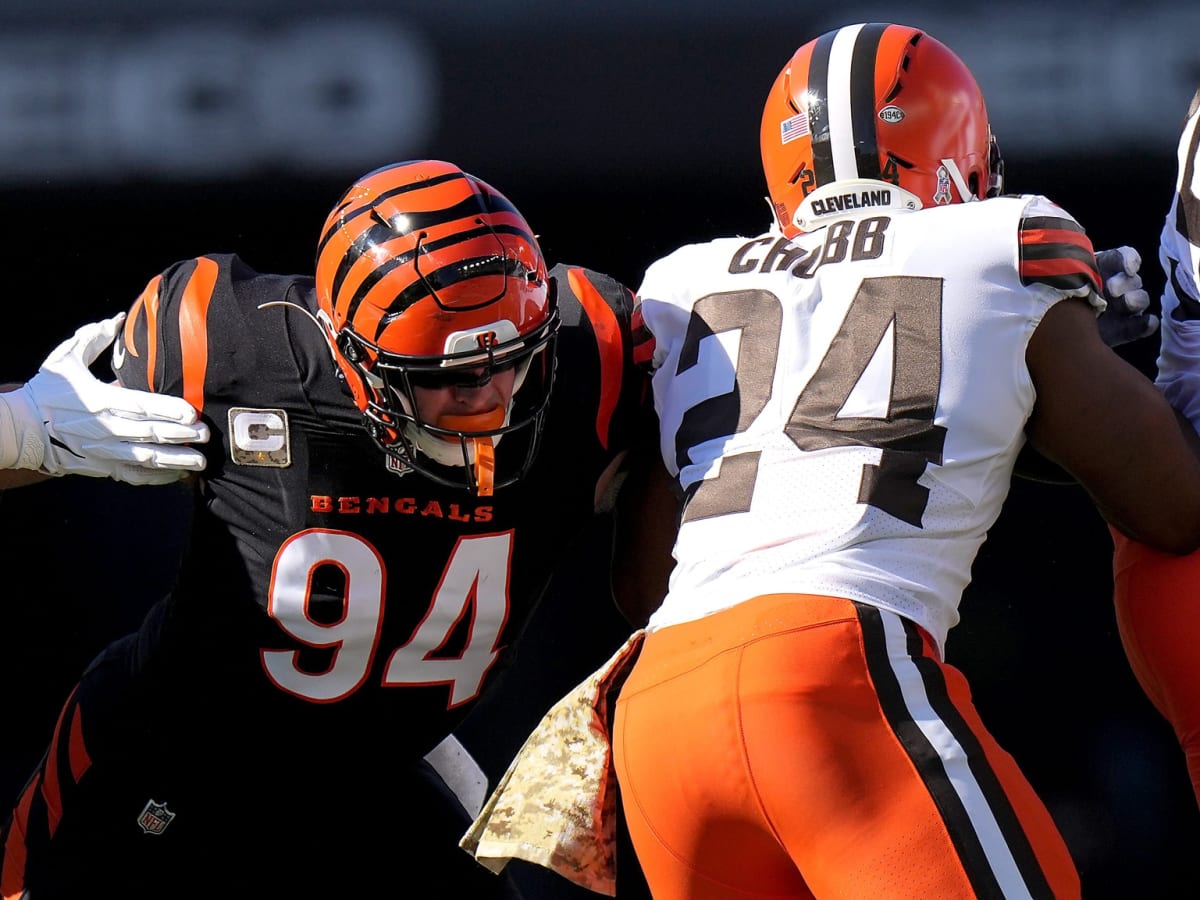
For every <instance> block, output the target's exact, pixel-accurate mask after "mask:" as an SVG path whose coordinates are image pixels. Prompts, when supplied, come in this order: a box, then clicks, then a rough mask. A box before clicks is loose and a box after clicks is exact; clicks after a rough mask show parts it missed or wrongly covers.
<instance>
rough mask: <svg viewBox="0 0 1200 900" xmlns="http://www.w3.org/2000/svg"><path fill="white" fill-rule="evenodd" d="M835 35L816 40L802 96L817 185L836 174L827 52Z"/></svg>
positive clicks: (826, 181)
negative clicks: (804, 96) (830, 128)
mask: <svg viewBox="0 0 1200 900" xmlns="http://www.w3.org/2000/svg"><path fill="white" fill-rule="evenodd" d="M835 35H836V32H831V33H829V34H823V35H821V37H820V38H818V39H817V42H816V46H814V47H813V52H812V62H810V63H809V64H808V89H807V90H806V91H805V95H806V99H807V112H808V128H809V132H810V134H811V135H812V155H813V171H814V172H815V173H816V176H817V184H828V183H829V182H831V181H833V180H834V177H835V176H834V174H833V150H832V148H831V147H830V142H829V51H830V49H831V48H832V47H833V39H834V37H835Z"/></svg>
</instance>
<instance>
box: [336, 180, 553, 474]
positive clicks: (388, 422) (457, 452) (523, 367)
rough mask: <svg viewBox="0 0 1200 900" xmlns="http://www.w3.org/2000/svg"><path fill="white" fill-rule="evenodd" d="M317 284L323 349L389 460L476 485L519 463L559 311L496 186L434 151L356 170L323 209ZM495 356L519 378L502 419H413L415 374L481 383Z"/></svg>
mask: <svg viewBox="0 0 1200 900" xmlns="http://www.w3.org/2000/svg"><path fill="white" fill-rule="evenodd" d="M316 290H317V301H318V306H319V309H320V315H321V317H322V319H323V320H324V324H325V326H326V327H327V329H328V331H329V337H330V341H331V343H332V344H333V350H334V356H335V358H336V359H337V361H338V364H339V366H340V367H341V369H342V371H343V373H344V374H345V375H346V378H347V380H348V382H349V384H350V388H351V391H352V393H353V394H354V398H355V401H356V402H357V404H358V406H359V408H360V409H361V410H362V411H363V415H364V417H365V419H366V424H367V428H368V430H369V431H370V432H371V434H372V436H373V437H374V438H375V439H376V441H377V442H378V443H379V444H380V446H381V447H382V448H383V449H384V451H385V452H386V453H387V454H388V456H389V458H390V459H391V461H392V465H393V467H394V468H398V469H400V470H402V471H403V470H405V469H409V468H411V469H417V470H419V471H421V472H423V473H424V474H426V475H427V476H429V477H432V478H434V479H435V480H437V481H439V482H442V483H446V484H451V485H454V486H463V485H464V484H465V485H466V486H467V487H469V488H471V489H472V490H474V491H475V492H477V493H489V492H490V491H491V490H493V489H494V488H496V487H502V486H504V485H505V484H509V483H511V482H513V481H515V480H517V479H518V478H519V477H521V476H522V475H523V474H524V472H525V471H526V470H527V468H528V466H529V464H531V463H532V461H533V457H534V454H535V453H536V451H537V445H538V443H539V440H540V433H541V428H542V422H543V417H544V414H545V410H546V406H547V403H548V401H549V397H550V391H551V389H552V387H553V381H554V368H555V360H554V343H555V336H556V333H557V330H558V324H559V318H558V309H557V304H556V302H555V297H554V293H553V289H552V284H551V282H550V280H549V278H548V273H547V267H546V261H545V259H544V258H543V257H542V251H541V248H540V247H539V246H538V242H537V238H536V237H535V235H534V233H533V230H532V229H531V228H530V227H529V224H528V223H527V222H526V221H525V218H524V217H523V216H522V215H521V213H520V212H519V211H518V210H517V209H516V207H514V206H513V205H512V203H510V202H509V201H508V199H507V198H506V197H505V196H504V195H503V194H501V193H500V192H499V191H497V190H496V189H495V188H493V187H491V186H490V185H488V184H487V183H485V182H483V181H481V180H480V179H478V178H476V177H474V176H472V175H469V174H467V173H466V172H464V171H463V170H462V169H460V168H459V167H458V166H456V165H454V164H453V163H448V162H442V161H439V160H416V161H409V162H401V163H396V164H394V165H389V166H384V167H383V168H380V169H376V170H374V171H373V172H370V173H368V174H366V175H364V176H363V177H362V178H360V179H359V180H358V181H356V182H355V183H354V184H353V185H352V186H351V187H350V188H349V189H348V190H347V191H346V192H345V193H344V194H343V195H342V197H341V199H340V200H339V201H338V202H337V204H336V205H335V206H334V208H333V210H332V211H331V212H330V213H329V216H328V217H327V218H326V220H325V225H324V227H323V228H322V230H321V239H320V243H319V244H318V247H317V265H316ZM508 367H516V369H517V372H518V378H517V381H516V389H515V390H514V393H513V402H512V404H510V408H509V409H508V410H506V411H504V417H503V421H502V422H497V421H495V417H483V418H480V420H479V421H478V422H474V423H473V422H469V421H468V422H465V423H464V422H463V421H456V422H455V423H454V426H455V427H444V426H442V425H439V424H438V423H437V422H424V421H421V419H420V417H419V415H418V413H417V403H416V401H415V399H414V395H413V389H414V388H419V387H421V386H425V385H429V386H434V385H438V384H452V383H460V384H469V383H485V382H486V380H487V378H488V377H490V374H491V373H493V372H495V371H498V370H501V369H504V368H508ZM480 379H482V381H481V380H480ZM458 418H459V419H460V420H461V419H462V418H463V417H458ZM517 431H520V432H523V434H524V437H523V439H522V440H520V441H517V440H516V439H510V444H515V445H516V446H514V450H513V453H512V456H514V457H517V458H515V459H514V460H513V463H512V465H511V466H508V467H497V468H496V469H495V471H494V472H493V470H492V465H493V462H494V461H493V458H492V453H493V447H494V444H495V443H496V442H497V441H498V440H499V438H500V437H501V436H503V435H507V434H510V433H512V432H517ZM455 470H458V471H455ZM463 470H465V472H464V471H463Z"/></svg>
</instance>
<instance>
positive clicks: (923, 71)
mask: <svg viewBox="0 0 1200 900" xmlns="http://www.w3.org/2000/svg"><path fill="white" fill-rule="evenodd" d="M759 146H760V149H761V152H762V163H763V173H764V175H765V176H766V182H767V190H768V191H769V193H770V202H771V209H772V211H773V212H774V214H775V218H776V221H777V222H778V224H779V227H780V228H781V230H782V231H783V233H784V234H785V235H786V236H788V237H794V236H795V235H797V234H799V233H801V232H805V231H811V230H812V229H813V228H817V227H820V224H821V218H822V215H824V214H826V213H830V212H833V213H836V212H840V211H842V207H843V206H844V204H839V203H838V202H837V201H836V200H833V201H832V202H831V196H832V195H837V194H844V193H846V192H848V191H854V192H856V196H857V197H862V196H863V194H862V193H861V191H863V190H867V191H869V190H875V191H876V193H874V194H869V195H868V197H869V198H870V200H871V202H873V203H874V202H878V203H879V204H880V205H888V204H890V205H894V206H898V207H902V208H908V209H914V208H915V209H919V208H921V207H922V206H929V205H939V204H945V203H962V202H966V201H969V200H982V199H984V198H985V197H989V196H995V195H996V194H999V193H1000V191H1001V190H1002V188H1003V168H1004V167H1003V163H1002V161H1001V159H1000V154H999V152H998V150H997V148H996V142H995V140H994V139H993V137H992V134H991V129H990V127H989V124H988V117H987V109H986V107H985V105H984V102H983V94H982V92H981V91H980V90H979V85H978V84H977V83H976V81H975V77H974V76H973V75H972V74H971V71H970V69H968V68H967V66H966V64H965V63H963V61H962V60H961V59H959V58H958V56H956V55H955V54H954V53H953V51H951V50H950V49H949V48H948V47H947V46H946V45H945V44H942V43H941V42H940V41H937V40H935V39H934V38H933V37H932V36H930V35H929V34H928V33H926V32H924V31H922V30H921V29H919V28H912V27H909V26H906V25H894V24H887V23H866V24H858V25H848V26H845V27H843V28H838V29H835V30H833V31H830V32H827V33H825V34H823V35H821V36H820V37H818V38H816V39H815V40H812V41H809V42H808V43H807V44H805V45H804V46H802V47H800V49H798V50H797V51H796V52H795V54H793V56H792V58H791V59H790V60H789V61H788V63H787V65H786V66H784V68H783V70H782V71H781V72H780V73H779V75H778V76H777V77H776V79H775V83H774V84H773V85H772V87H771V91H770V93H769V94H768V96H767V101H766V104H765V105H764V108H763V116H762V125H761V131H760V134H759ZM889 185H890V186H891V187H890V188H889ZM872 186H873V187H872ZM893 188H898V190H894V189H893ZM882 192H886V197H885V195H884V193H882Z"/></svg>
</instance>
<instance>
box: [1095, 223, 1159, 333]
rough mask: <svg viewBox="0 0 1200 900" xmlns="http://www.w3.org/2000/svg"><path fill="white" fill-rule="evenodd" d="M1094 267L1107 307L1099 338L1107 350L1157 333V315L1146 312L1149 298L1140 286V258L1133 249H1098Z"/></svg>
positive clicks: (1102, 315)
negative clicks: (1097, 270)
mask: <svg viewBox="0 0 1200 900" xmlns="http://www.w3.org/2000/svg"><path fill="white" fill-rule="evenodd" d="M1096 265H1097V266H1099V268H1100V277H1101V279H1103V281H1104V299H1105V300H1106V301H1107V303H1108V306H1107V307H1106V308H1105V310H1104V312H1102V313H1101V314H1100V320H1099V322H1100V336H1101V337H1102V338H1103V339H1104V343H1106V344H1107V345H1108V346H1110V347H1118V346H1120V345H1121V344H1128V343H1129V342H1130V341H1138V340H1141V339H1142V338H1145V337H1149V336H1150V335H1152V334H1154V332H1156V331H1157V330H1158V316H1156V315H1154V314H1153V313H1147V312H1146V310H1147V309H1148V308H1149V307H1150V295H1149V294H1148V293H1147V292H1146V289H1145V288H1143V287H1142V276H1141V274H1140V270H1141V268H1142V257H1141V254H1139V253H1138V252H1137V251H1136V250H1134V249H1133V248H1132V247H1117V248H1115V249H1113V250H1097V251H1096Z"/></svg>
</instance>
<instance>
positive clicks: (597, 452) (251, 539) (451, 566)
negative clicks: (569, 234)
mask: <svg viewBox="0 0 1200 900" xmlns="http://www.w3.org/2000/svg"><path fill="white" fill-rule="evenodd" d="M551 277H552V278H553V279H554V280H555V282H556V285H557V291H558V299H559V306H560V314H561V317H562V326H561V329H560V332H559V336H558V346H557V367H558V368H557V377H556V381H555V387H554V390H553V395H552V398H551V402H550V408H549V411H548V414H547V417H546V422H545V428H544V432H543V440H542V446H541V448H540V451H539V453H538V457H537V459H536V461H535V463H534V465H533V467H532V469H531V471H530V472H529V474H528V475H527V476H526V477H525V478H524V479H523V480H522V481H520V482H518V483H516V484H514V485H512V486H509V487H505V488H500V489H497V490H496V492H495V494H494V495H493V496H489V497H476V496H473V495H471V494H469V493H467V492H466V491H465V490H463V491H459V490H456V489H454V488H448V487H445V486H442V485H439V484H436V483H434V482H433V481H432V480H430V479H426V478H423V477H422V476H421V475H419V474H418V473H416V472H413V471H407V472H397V471H395V470H394V468H389V466H388V464H386V463H385V457H384V455H383V454H382V453H381V452H380V451H379V449H378V447H377V446H376V445H375V444H374V443H373V442H372V440H371V439H370V437H369V436H368V434H367V432H366V430H365V429H364V427H363V424H362V417H361V413H360V412H359V410H358V408H357V407H356V406H355V404H354V402H353V400H352V398H351V395H350V393H349V390H348V389H347V387H346V386H345V384H344V382H343V380H342V378H341V376H340V375H339V373H338V370H337V367H336V365H335V364H334V361H333V359H332V356H331V353H330V350H329V348H328V346H327V344H326V341H325V338H324V336H323V334H322V331H321V329H320V327H319V326H318V324H317V322H316V321H315V320H314V318H313V317H314V316H315V314H316V312H317V301H316V297H315V293H314V288H313V280H312V278H310V277H302V276H277V275H266V274H260V273H257V272H255V271H253V270H252V269H251V268H250V267H248V266H247V265H246V264H245V263H244V262H243V261H241V260H240V259H239V258H238V257H236V256H232V255H213V256H205V257H199V258H196V259H192V260H187V261H183V262H179V263H177V264H175V265H173V266H172V267H170V268H169V269H167V270H166V271H164V272H163V273H162V274H161V275H160V276H158V277H156V278H155V279H153V280H152V281H151V282H150V283H149V284H148V285H147V287H146V289H145V291H144V292H143V294H142V296H141V297H140V298H139V299H138V300H137V301H136V302H135V304H134V306H133V308H132V310H131V312H130V314H129V316H128V319H127V322H126V326H125V328H124V330H123V333H122V335H121V336H120V339H119V341H118V344H117V346H116V349H115V352H114V360H113V363H114V369H115V371H116V372H117V373H118V376H119V379H120V381H121V383H122V384H123V385H125V386H128V387H135V388H142V389H149V390H152V391H157V392H161V393H169V394H173V395H176V396H181V397H184V398H185V399H187V400H189V401H190V402H191V403H192V404H193V405H195V406H196V407H197V408H198V409H199V410H200V412H201V414H202V417H203V419H204V421H205V422H207V424H208V425H209V427H210V428H211V429H212V438H211V440H210V441H209V443H208V444H207V445H206V446H205V447H204V448H203V449H204V452H205V454H206V456H207V459H208V466H207V469H206V471H205V472H204V474H203V476H202V477H201V478H200V479H199V487H198V491H197V507H196V514H195V516H194V521H193V523H192V534H191V541H190V548H189V551H188V553H187V555H186V558H185V560H184V562H183V564H182V567H181V570H180V573H179V577H178V581H177V584H176V586H175V588H174V590H173V591H172V592H171V594H170V595H169V596H168V597H166V598H164V599H163V600H162V601H161V602H160V603H159V604H158V605H157V606H156V608H155V609H154V610H152V612H151V614H150V615H149V616H148V617H147V619H146V621H145V623H144V624H143V626H142V629H141V633H140V638H139V642H138V643H139V652H138V659H137V660H136V661H135V667H136V670H137V672H138V673H139V676H141V675H144V676H145V677H146V679H147V680H153V682H154V684H155V686H156V687H155V689H156V691H158V692H159V693H164V692H169V693H170V694H171V695H172V696H177V697H179V698H186V699H187V700H189V701H191V702H185V703H181V704H180V708H181V709H186V710H187V712H186V713H182V714H181V715H186V716H188V717H193V716H195V715H197V710H200V711H202V712H201V714H205V713H204V712H203V711H207V714H211V715H213V716H219V717H221V718H222V719H231V718H232V720H233V721H237V722H238V723H239V726H240V727H241V728H242V731H241V734H242V738H241V739H242V740H253V739H255V737H257V739H259V740H261V741H265V742H266V743H267V744H274V743H276V742H278V741H279V740H281V739H284V738H287V737H296V738H299V737H302V738H303V739H304V740H306V741H308V740H313V739H320V740H322V741H323V742H326V743H330V742H331V743H332V744H336V745H344V746H353V745H355V744H360V743H361V742H362V741H370V740H380V739H382V740H386V741H387V742H388V743H389V744H390V746H391V747H392V748H393V750H394V751H395V752H398V753H407V752H410V751H411V752H412V753H416V754H420V753H424V752H425V751H427V750H428V749H429V748H430V747H432V746H433V745H434V744H435V743H437V741H438V740H439V739H440V738H442V737H443V736H445V735H446V734H448V733H449V732H450V731H451V730H452V729H453V728H454V726H455V725H456V724H457V723H458V722H459V721H460V720H461V719H462V717H463V716H464V715H465V714H466V712H467V711H468V710H469V709H470V708H471V706H472V705H473V701H475V700H476V699H477V698H478V697H479V696H480V694H481V692H482V691H483V689H484V687H485V685H486V684H488V683H489V682H490V681H491V680H492V679H493V678H494V676H495V675H496V674H497V673H498V672H499V671H500V670H501V668H502V667H503V666H504V664H505V655H506V651H507V649H508V648H509V646H510V645H511V644H512V642H513V640H514V638H515V637H516V635H517V634H518V632H519V631H520V630H521V628H522V627H523V625H524V623H525V622H526V620H527V618H528V617H529V615H530V613H531V611H532V609H533V607H534V605H535V604H536V602H537V601H538V599H539V596H540V594H541V593H542V591H543V589H544V587H545V585H546V583H547V582H548V580H549V577H550V575H551V572H552V570H553V569H554V568H555V566H556V565H557V564H558V562H559V561H560V559H561V557H562V556H563V555H564V552H565V550H566V548H567V546H568V544H569V543H570V542H572V541H573V540H574V539H575V538H576V536H577V535H578V534H579V533H580V532H581V531H582V528H583V526H584V525H586V523H587V522H588V521H589V520H590V518H591V516H592V515H593V513H594V509H595V504H596V485H597V482H598V479H599V478H600V476H601V474H602V473H603V472H605V471H606V469H608V468H609V467H610V465H611V464H612V463H613V461H614V460H615V459H616V458H617V457H618V455H619V454H620V453H621V451H622V450H623V449H625V448H626V446H627V444H628V442H629V441H630V440H631V439H632V435H633V431H634V429H635V426H636V422H637V419H638V417H639V416H640V415H641V414H642V413H643V412H644V409H645V407H644V406H643V404H644V403H645V402H646V393H647V392H646V390H645V389H644V384H643V381H642V380H641V378H640V376H639V375H638V373H637V369H636V367H635V365H634V362H633V350H632V340H631V336H630V315H631V311H632V305H633V298H632V294H631V293H630V291H629V290H628V289H626V288H625V287H624V286H623V285H621V284H619V283H618V282H617V281H615V280H613V279H612V278H609V277H607V276H604V275H601V274H599V273H596V272H592V271H589V270H586V269H581V268H576V267H569V266H562V265H560V266H557V267H555V268H554V269H553V270H552V271H551ZM505 440H506V441H507V440H508V439H507V438H506V439H505ZM506 450H508V451H510V452H512V453H514V454H516V453H520V452H523V448H522V447H520V446H507V447H506V446H505V443H500V444H499V445H498V446H497V450H496V456H497V465H498V466H500V465H502V464H503V459H504V454H505V451H506ZM598 577H603V575H602V573H600V574H598Z"/></svg>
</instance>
